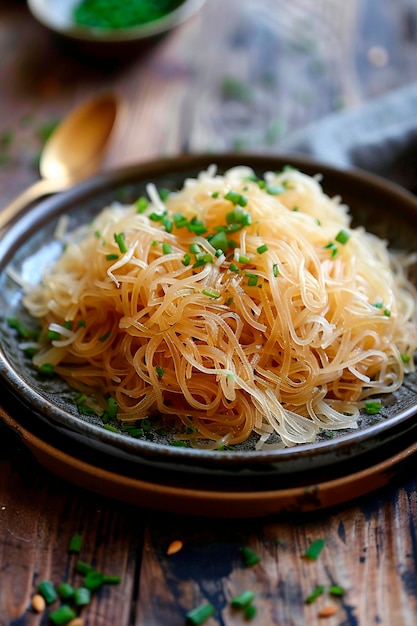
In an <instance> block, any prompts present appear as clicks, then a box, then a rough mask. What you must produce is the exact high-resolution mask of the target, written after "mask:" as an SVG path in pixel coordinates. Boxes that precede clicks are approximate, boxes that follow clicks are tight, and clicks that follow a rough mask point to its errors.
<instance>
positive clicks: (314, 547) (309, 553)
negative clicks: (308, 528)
mask: <svg viewBox="0 0 417 626" xmlns="http://www.w3.org/2000/svg"><path fill="white" fill-rule="evenodd" d="M325 543H326V542H325V540H324V539H316V540H315V541H313V543H312V544H310V546H309V547H308V548H307V550H306V551H305V553H304V556H305V558H306V559H311V560H312V561H315V560H316V559H317V558H318V557H319V555H320V552H321V551H322V550H323V548H324V544H325Z"/></svg>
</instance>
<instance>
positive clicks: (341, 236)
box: [335, 228, 350, 245]
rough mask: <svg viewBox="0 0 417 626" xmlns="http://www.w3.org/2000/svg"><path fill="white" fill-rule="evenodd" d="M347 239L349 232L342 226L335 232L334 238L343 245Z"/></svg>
mask: <svg viewBox="0 0 417 626" xmlns="http://www.w3.org/2000/svg"><path fill="white" fill-rule="evenodd" d="M349 239H350V234H349V233H348V231H347V230H345V229H344V228H342V230H339V232H338V233H337V235H336V237H335V240H336V241H338V242H339V243H341V244H343V245H344V244H345V243H347V242H348V241H349Z"/></svg>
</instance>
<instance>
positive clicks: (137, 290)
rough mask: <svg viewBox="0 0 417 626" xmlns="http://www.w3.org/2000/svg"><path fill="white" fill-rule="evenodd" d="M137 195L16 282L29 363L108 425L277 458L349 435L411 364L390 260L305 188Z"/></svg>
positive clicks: (401, 293) (243, 173) (294, 184)
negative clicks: (36, 328)
mask: <svg viewBox="0 0 417 626" xmlns="http://www.w3.org/2000/svg"><path fill="white" fill-rule="evenodd" d="M148 194H149V200H147V202H145V201H144V200H143V199H142V200H140V201H139V202H138V203H137V204H134V205H133V206H122V205H120V204H117V203H115V204H113V205H112V206H109V207H107V208H105V209H104V210H103V211H102V212H101V213H100V214H99V215H98V216H97V217H96V218H95V220H94V222H93V223H92V224H91V225H88V226H83V227H82V228H80V229H79V230H78V231H76V232H74V233H71V234H70V236H69V237H68V238H67V241H66V246H65V249H64V250H63V252H62V254H61V256H60V257H59V258H58V259H57V260H56V261H55V262H54V263H52V264H51V265H50V266H48V267H46V268H45V271H44V276H43V280H42V282H41V283H40V284H39V285H32V286H28V285H26V286H25V296H24V304H25V306H26V307H27V309H28V310H29V312H30V313H31V314H32V315H33V316H34V317H36V318H38V319H39V322H40V324H41V328H42V331H43V332H42V334H41V340H40V349H39V351H38V352H37V354H36V355H35V357H34V359H33V361H34V364H35V365H36V366H37V367H41V366H42V365H44V364H51V365H53V366H54V367H55V370H56V372H57V373H58V374H59V375H60V376H61V377H62V378H64V379H65V380H66V381H67V382H68V383H69V384H70V385H71V386H73V387H75V388H77V389H80V390H83V391H85V390H95V391H96V392H99V393H100V394H101V396H103V397H105V396H111V397H113V398H114V400H115V401H116V403H117V407H118V414H117V417H118V420H120V421H121V422H124V421H125V422H136V421H138V420H139V421H140V420H143V419H145V418H150V417H152V416H154V415H158V416H163V417H164V418H166V419H171V421H172V422H173V423H175V424H177V425H178V437H179V438H183V439H187V440H188V441H190V442H191V445H194V446H199V447H204V446H205V447H209V448H216V447H219V446H224V445H233V444H238V443H241V442H244V441H246V440H248V438H249V437H251V436H255V438H256V439H257V440H258V444H257V445H258V447H262V446H265V447H268V446H269V445H275V446H277V447H280V446H292V445H296V444H300V443H306V442H313V441H314V440H315V439H316V437H317V434H318V433H319V432H320V431H321V430H326V431H329V430H335V429H346V428H356V427H357V425H358V417H359V415H360V409H361V408H363V407H364V403H365V402H366V399H367V398H369V397H370V396H375V395H376V396H378V395H379V394H387V393H390V392H392V391H394V390H396V389H397V388H398V387H399V386H400V385H401V384H402V382H403V379H404V375H405V373H406V372H407V371H411V370H412V368H413V367H414V353H415V350H416V347H417V314H416V293H415V289H414V287H413V285H412V284H411V283H410V282H409V280H408V279H407V276H406V273H405V269H404V268H405V265H406V264H405V262H403V261H404V260H401V259H400V258H399V257H398V258H396V257H394V256H393V254H392V253H390V252H389V251H388V249H387V244H386V242H385V241H382V240H380V239H378V238H377V237H376V236H374V235H372V234H370V233H367V232H366V231H365V230H364V229H363V228H355V229H353V228H351V226H350V217H349V215H348V211H347V207H346V206H344V205H343V204H342V203H341V200H340V199H339V198H330V197H328V196H327V195H326V194H325V193H324V192H323V189H322V187H321V185H320V183H319V181H318V179H317V178H313V177H309V176H307V175H305V174H302V173H301V172H299V171H297V170H294V169H291V168H289V169H286V170H285V171H282V172H280V173H278V174H276V173H266V174H265V176H264V178H263V179H262V180H259V179H256V177H255V176H254V174H253V172H252V171H251V170H249V169H248V168H245V167H241V168H234V169H233V170H230V171H228V172H227V173H226V174H225V175H223V176H220V175H216V172H215V168H210V169H209V170H208V171H207V172H202V173H201V175H200V176H199V177H198V178H197V179H189V180H186V181H185V183H184V187H183V188H182V189H181V190H180V191H175V192H171V193H170V194H169V196H168V198H167V199H165V200H164V201H162V200H161V199H160V197H159V195H158V194H157V190H156V189H155V188H154V187H153V186H148ZM219 233H223V235H219ZM222 237H223V238H222ZM190 246H191V248H190ZM47 331H49V334H47ZM51 331H53V333H54V337H53V338H52V340H51ZM48 337H49V338H48Z"/></svg>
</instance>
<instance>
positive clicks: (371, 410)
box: [365, 400, 382, 415]
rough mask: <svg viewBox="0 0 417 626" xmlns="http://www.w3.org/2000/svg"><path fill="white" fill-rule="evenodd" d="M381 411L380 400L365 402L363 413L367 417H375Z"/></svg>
mask: <svg viewBox="0 0 417 626" xmlns="http://www.w3.org/2000/svg"><path fill="white" fill-rule="evenodd" d="M381 409H382V402H381V401H380V400H367V401H366V402H365V411H366V413H367V414H368V415H375V414H376V413H379V411H380V410H381Z"/></svg>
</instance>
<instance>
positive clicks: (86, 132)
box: [0, 93, 117, 229]
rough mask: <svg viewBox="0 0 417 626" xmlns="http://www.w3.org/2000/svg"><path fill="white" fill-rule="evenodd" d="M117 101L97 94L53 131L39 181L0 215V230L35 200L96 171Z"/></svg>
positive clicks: (106, 141)
mask: <svg viewBox="0 0 417 626" xmlns="http://www.w3.org/2000/svg"><path fill="white" fill-rule="evenodd" d="M116 113H117V99H116V97H115V96H114V95H113V94H109V93H106V94H101V95H98V96H95V97H93V98H92V99H90V100H88V101H86V102H84V103H82V104H81V105H80V106H79V107H77V108H76V109H75V110H74V111H73V112H72V113H70V115H69V116H68V117H67V118H66V119H65V120H64V121H63V122H61V124H60V125H59V126H58V127H57V128H56V129H55V130H54V132H53V133H52V135H51V136H50V137H49V139H48V141H47V142H46V143H45V145H44V147H43V150H42V154H41V158H40V163H39V171H40V175H41V178H40V180H38V181H37V182H36V183H34V184H33V185H31V186H30V187H29V188H28V189H26V190H25V191H23V192H22V193H21V194H19V195H18V196H17V197H16V198H15V199H14V200H12V201H11V202H10V203H9V204H8V205H7V206H6V207H4V208H3V209H2V210H1V211H0V229H2V228H3V227H4V226H5V225H6V224H7V223H8V222H9V221H10V220H11V219H12V218H14V217H15V216H16V215H17V214H18V213H19V212H20V211H21V210H22V209H23V208H25V207H26V206H27V205H29V204H30V203H31V202H33V201H34V200H37V199H38V198H40V197H42V196H45V195H48V194H51V193H55V192H57V191H63V190H64V189H68V188H69V187H71V186H72V185H74V184H75V183H78V182H80V181H81V180H83V179H84V178H88V177H89V176H91V175H92V174H94V172H96V171H97V169H98V167H99V165H100V162H101V160H102V158H103V156H104V153H105V150H106V147H107V144H108V140H109V138H110V135H111V132H112V130H113V127H114V124H115V121H116Z"/></svg>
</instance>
